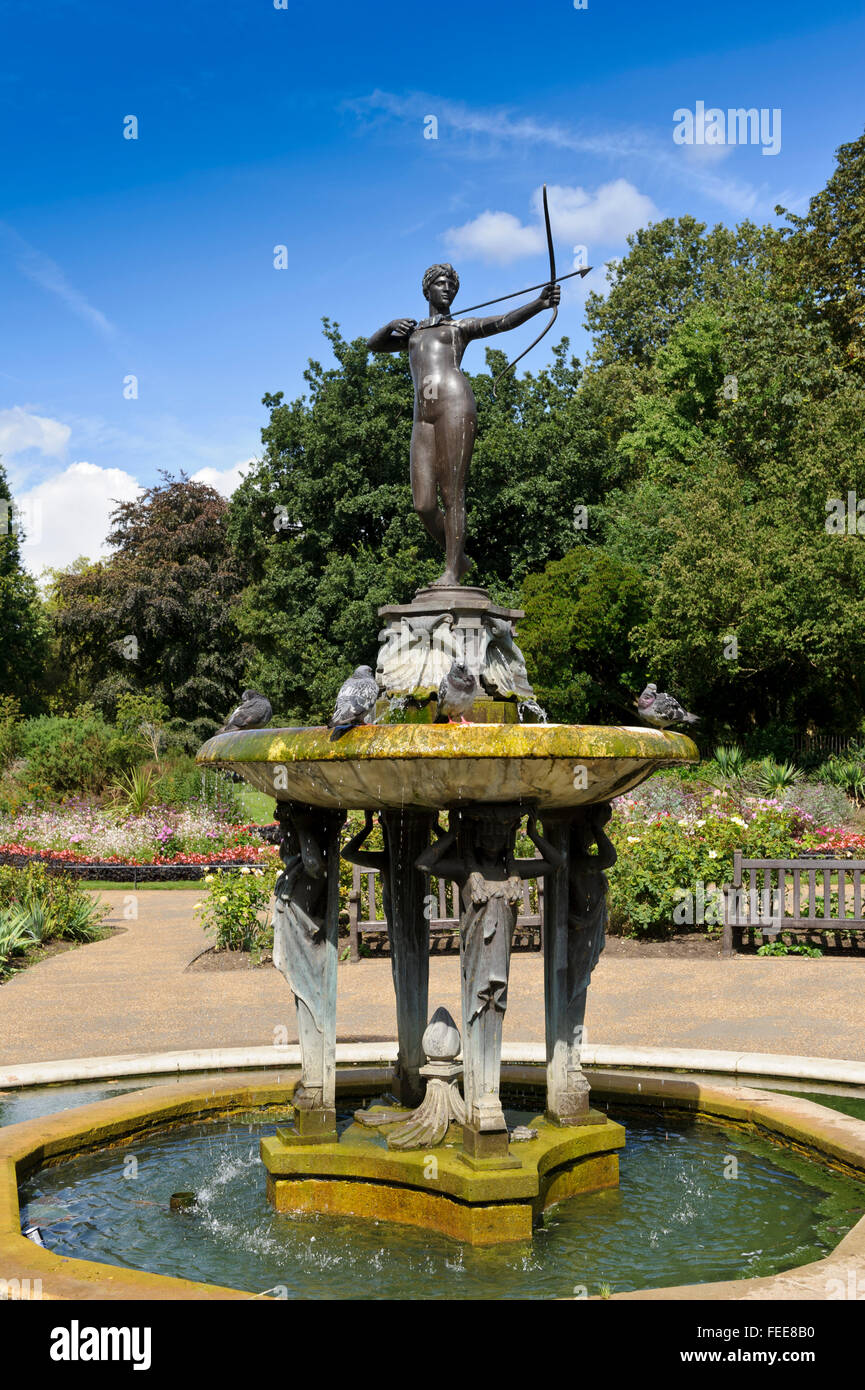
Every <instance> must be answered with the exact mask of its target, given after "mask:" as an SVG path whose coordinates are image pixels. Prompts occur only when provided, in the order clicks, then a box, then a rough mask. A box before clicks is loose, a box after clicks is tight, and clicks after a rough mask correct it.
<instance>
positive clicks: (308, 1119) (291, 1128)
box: [276, 1104, 338, 1146]
mask: <svg viewBox="0 0 865 1390" xmlns="http://www.w3.org/2000/svg"><path fill="white" fill-rule="evenodd" d="M276 1133H277V1135H278V1137H279V1140H280V1142H281V1143H282V1144H286V1145H289V1146H290V1145H294V1144H335V1143H336V1142H337V1139H338V1135H337V1131H336V1111H335V1110H320V1109H312V1108H309V1107H305V1106H303V1105H298V1104H295V1110H294V1121H293V1123H292V1124H290V1125H282V1126H281V1127H280V1128H279V1129H277V1131H276Z"/></svg>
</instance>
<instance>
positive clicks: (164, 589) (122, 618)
mask: <svg viewBox="0 0 865 1390" xmlns="http://www.w3.org/2000/svg"><path fill="white" fill-rule="evenodd" d="M226 512H227V503H226V502H225V500H224V499H223V498H222V497H221V496H220V495H219V493H217V492H215V491H214V489H213V488H211V487H207V486H206V485H205V484H204V483H195V482H190V481H189V479H188V478H186V477H185V476H184V475H183V474H181V475H180V477H179V478H172V477H170V476H169V475H167V474H164V475H163V481H162V482H161V483H160V484H158V485H157V486H155V487H151V488H148V489H147V490H146V491H145V492H143V493H142V494H141V496H140V497H138V498H137V499H136V500H135V501H133V502H123V503H120V504H119V505H118V506H117V507H116V509H115V510H114V512H113V513H112V530H111V532H110V534H109V536H108V540H109V542H110V544H111V545H112V546H113V547H114V553H113V554H112V555H111V556H110V557H109V558H108V559H107V560H105V561H103V562H100V563H99V564H96V565H89V564H85V565H83V566H76V567H73V568H72V569H71V570H69V571H67V572H65V573H61V574H59V575H58V576H57V577H56V579H55V581H54V585H53V590H52V603H53V617H54V624H55V631H56V634H57V639H58V648H59V652H58V655H59V659H60V661H61V662H63V663H66V664H68V666H69V668H70V669H71V670H72V671H73V672H74V673H75V678H76V682H77V684H78V686H79V688H80V687H82V686H83V687H85V688H86V690H87V698H89V699H90V700H91V701H92V702H93V704H94V705H97V706H98V707H99V708H101V709H102V710H103V711H104V712H105V713H106V714H108V715H109V716H110V717H112V718H113V717H114V715H115V712H116V709H117V702H118V697H119V696H120V695H121V694H122V693H123V692H124V691H127V692H133V693H138V694H147V695H149V696H152V697H155V698H157V699H159V700H161V701H163V702H164V704H165V706H166V708H167V710H168V713H169V715H170V717H171V719H172V720H173V721H175V723H176V724H181V723H182V724H184V725H186V726H188V728H189V731H190V739H191V741H195V740H196V739H198V738H200V737H202V736H206V735H207V734H208V733H210V732H212V730H213V728H214V726H215V724H216V723H217V722H218V721H220V720H221V719H222V718H223V717H224V716H225V714H226V712H227V711H228V710H229V709H230V707H231V706H232V704H234V703H235V702H236V699H237V695H238V691H239V688H240V684H241V672H242V668H243V663H244V659H245V653H244V651H243V647H242V643H241V639H240V635H239V633H238V630H237V627H236V625H235V620H234V605H235V602H236V600H237V599H238V597H239V594H240V591H241V588H242V584H243V579H244V573H243V568H242V566H241V564H240V563H239V561H238V559H237V558H236V556H235V555H234V554H233V553H232V550H231V548H230V546H229V543H228V538H227V533H226V525H225V518H226Z"/></svg>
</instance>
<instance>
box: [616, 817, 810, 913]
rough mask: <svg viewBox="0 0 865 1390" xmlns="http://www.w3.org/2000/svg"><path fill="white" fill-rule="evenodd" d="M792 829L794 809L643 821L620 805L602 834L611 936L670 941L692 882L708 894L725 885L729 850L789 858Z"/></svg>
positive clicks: (693, 888)
mask: <svg viewBox="0 0 865 1390" xmlns="http://www.w3.org/2000/svg"><path fill="white" fill-rule="evenodd" d="M621 800H625V798H622V799H621ZM614 805H615V806H616V807H617V808H618V803H614ZM799 829H800V824H799V822H798V821H797V817H796V813H795V812H794V810H793V809H792V808H788V807H780V806H777V805H772V806H758V807H756V808H754V807H751V808H749V809H748V810H747V812H746V814H745V815H738V814H734V815H731V814H729V813H728V812H725V811H724V810H723V809H722V808H720V807H719V806H714V807H712V806H708V807H707V808H706V813H705V815H703V816H697V817H693V816H684V817H680V818H679V819H676V818H674V817H673V816H670V815H662V816H658V817H656V818H654V819H643V818H641V817H640V816H639V814H634V812H633V810H632V809H631V808H629V807H628V805H627V802H626V806H625V814H622V812H621V811H620V812H619V814H618V815H616V816H614V819H613V822H612V829H611V831H610V838H611V839H612V841H613V843H614V845H615V847H616V850H617V851H618V856H619V858H618V862H617V864H616V865H615V867H614V868H613V869H611V870H610V872H609V881H610V926H611V929H612V930H613V931H617V930H618V931H620V932H622V933H623V934H625V935H628V936H638V937H639V936H642V937H647V936H670V935H672V934H673V932H674V931H675V930H676V929H677V927H676V918H675V916H674V914H675V913H676V909H677V908H678V907H679V905H680V904H681V903H682V901H683V899H684V898H685V897H686V896H687V895H688V894H693V895H695V896H696V895H697V893H698V885H699V884H700V883H702V884H703V885H704V889H705V892H706V894H707V895H708V893H709V890H710V888H711V885H716V886H717V887H720V886H721V885H722V884H724V883H728V882H729V881H730V879H731V878H732V874H733V853H734V851H735V850H737V849H740V850H742V851H743V852H744V853H745V854H746V855H748V856H753V857H755V858H763V857H766V858H778V859H784V858H790V857H791V856H792V855H793V854H794V853H795V843H796V842H795V836H796V834H797V833H798V831H799ZM708 925H716V926H717V925H718V923H717V921H715V922H710V923H709V924H708ZM697 929H698V930H699V929H701V928H700V926H699V924H697Z"/></svg>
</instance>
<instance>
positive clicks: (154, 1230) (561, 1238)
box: [21, 1107, 865, 1299]
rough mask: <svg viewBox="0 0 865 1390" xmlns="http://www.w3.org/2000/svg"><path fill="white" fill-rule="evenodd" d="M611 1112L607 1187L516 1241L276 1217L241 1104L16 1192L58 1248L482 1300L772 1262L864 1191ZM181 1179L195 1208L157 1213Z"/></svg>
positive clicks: (823, 1234) (818, 1241) (342, 1290)
mask: <svg viewBox="0 0 865 1390" xmlns="http://www.w3.org/2000/svg"><path fill="white" fill-rule="evenodd" d="M610 1113H611V1115H612V1117H613V1118H614V1119H619V1120H620V1121H621V1122H622V1123H623V1124H624V1125H625V1128H626V1130H627V1136H628V1142H627V1147H626V1149H625V1151H624V1153H623V1154H622V1157H621V1185H620V1187H619V1189H618V1190H617V1191H606V1192H599V1193H596V1194H589V1195H587V1196H582V1197H579V1198H574V1199H572V1200H571V1201H569V1202H566V1203H562V1204H561V1205H560V1206H558V1207H556V1208H555V1209H553V1210H552V1211H550V1212H548V1213H547V1215H546V1217H545V1219H544V1224H543V1225H542V1226H541V1227H540V1228H539V1229H538V1230H537V1231H536V1233H535V1236H534V1239H533V1240H532V1241H531V1242H530V1243H529V1242H526V1243H524V1244H516V1245H505V1246H499V1247H497V1248H493V1249H474V1248H472V1247H470V1246H467V1245H462V1244H460V1243H459V1242H456V1241H452V1240H449V1239H446V1238H444V1237H437V1236H435V1235H433V1234H431V1233H429V1232H427V1231H420V1230H417V1231H415V1230H412V1229H411V1228H409V1227H400V1226H387V1225H385V1224H381V1223H376V1222H371V1221H363V1220H358V1219H345V1218H342V1217H312V1218H311V1217H307V1216H304V1217H293V1216H286V1215H278V1214H277V1213H275V1212H274V1211H273V1210H272V1208H271V1207H270V1206H269V1205H268V1202H267V1200H266V1197H265V1186H264V1176H265V1175H264V1170H263V1168H262V1165H261V1162H260V1160H259V1156H258V1143H259V1139H260V1138H261V1137H262V1136H263V1135H266V1134H272V1133H273V1132H274V1128H275V1126H274V1124H273V1122H272V1117H269V1123H266V1124H265V1123H261V1122H260V1121H259V1120H258V1118H257V1117H255V1116H250V1117H249V1122H248V1123H239V1122H237V1121H232V1122H217V1123H207V1124H200V1125H186V1126H183V1127H182V1128H177V1129H175V1130H174V1131H172V1132H171V1133H170V1134H162V1135H158V1136H153V1137H151V1138H149V1139H145V1140H142V1141H139V1142H137V1143H134V1144H131V1145H129V1146H127V1147H124V1148H117V1149H110V1150H104V1151H103V1152H101V1153H97V1154H92V1155H88V1156H84V1157H81V1158H77V1159H74V1160H72V1161H70V1162H67V1163H63V1164H61V1165H58V1166H57V1167H55V1168H49V1169H44V1170H43V1171H41V1172H39V1173H36V1174H34V1175H32V1177H31V1178H30V1179H29V1180H28V1181H27V1182H26V1183H25V1184H24V1185H23V1187H22V1189H21V1202H22V1213H21V1214H22V1222H23V1223H24V1224H36V1225H38V1226H39V1227H40V1228H41V1231H42V1235H43V1239H44V1242H45V1244H46V1245H47V1246H48V1247H49V1248H50V1249H52V1250H54V1251H56V1252H57V1253H58V1254H62V1255H69V1256H78V1257H81V1258H84V1259H91V1260H100V1261H103V1262H105V1263H107V1264H115V1265H123V1266H126V1267H128V1268H141V1269H149V1270H153V1271H155V1272H157V1273H161V1274H170V1275H177V1276H180V1277H182V1278H187V1279H196V1280H203V1281H206V1282H209V1283H216V1284H222V1285H228V1286H229V1287H232V1288H237V1289H244V1290H248V1291H249V1292H251V1293H258V1294H263V1295H266V1296H270V1297H284V1298H295V1297H306V1298H318V1299H327V1298H339V1299H342V1298H359V1299H371V1298H380V1299H403V1298H423V1299H436V1298H442V1299H448V1298H483V1299H489V1298H550V1297H569V1296H572V1295H573V1294H574V1293H575V1292H576V1293H577V1294H581V1293H583V1292H585V1293H588V1294H596V1293H602V1292H605V1291H606V1289H607V1288H609V1289H610V1290H611V1291H613V1292H620V1291H623V1290H629V1289H639V1288H649V1287H653V1286H661V1285H670V1284H680V1283H698V1282H699V1283H702V1282H708V1281H711V1280H716V1279H735V1278H745V1277H748V1276H755V1275H766V1274H772V1273H775V1272H777V1271H778V1270H781V1269H786V1268H789V1267H791V1266H793V1265H799V1264H804V1263H806V1262H807V1261H809V1260H813V1259H818V1258H820V1257H821V1256H822V1255H825V1254H826V1253H827V1252H828V1251H829V1250H830V1249H831V1248H832V1247H833V1246H834V1245H836V1244H837V1242H838V1241H839V1240H840V1238H841V1236H842V1235H843V1234H844V1233H845V1232H846V1231H847V1230H849V1229H850V1227H851V1226H852V1225H854V1224H855V1222H856V1221H857V1220H858V1219H859V1218H860V1216H861V1215H862V1214H863V1211H865V1189H863V1187H861V1186H860V1185H858V1184H856V1183H853V1182H851V1181H848V1180H847V1179H845V1178H843V1177H842V1176H840V1175H838V1174H834V1173H832V1172H831V1171H830V1170H828V1169H825V1168H823V1167H821V1166H818V1165H816V1164H813V1163H810V1162H809V1161H807V1160H805V1159H802V1158H800V1157H798V1156H797V1155H794V1154H792V1153H791V1152H789V1151H787V1150H785V1149H783V1148H781V1147H778V1146H776V1145H774V1144H770V1143H768V1142H766V1141H763V1140H760V1139H756V1138H752V1137H750V1136H746V1135H742V1134H740V1133H738V1132H737V1131H733V1130H726V1129H721V1128H717V1127H714V1126H710V1125H706V1124H702V1123H697V1122H694V1121H691V1120H687V1119H683V1118H682V1117H677V1118H673V1117H669V1118H666V1117H665V1116H664V1114H663V1112H662V1111H660V1110H659V1111H648V1110H646V1109H643V1108H640V1109H632V1110H618V1109H617V1108H616V1107H611V1111H610ZM349 1115H350V1111H346V1113H345V1115H344V1116H342V1117H341V1118H342V1119H343V1121H344V1122H347V1121H348V1118H349ZM530 1118H531V1117H530V1114H529V1113H528V1112H525V1111H516V1110H512V1111H510V1112H509V1113H508V1119H509V1123H525V1122H527V1121H528V1120H529V1119H530ZM131 1160H134V1162H133V1161H131ZM184 1190H191V1191H193V1192H195V1193H196V1196H197V1200H196V1203H195V1206H194V1207H193V1209H192V1210H191V1211H190V1212H181V1213H174V1212H171V1211H170V1210H169V1198H170V1196H171V1194H172V1193H173V1192H178V1191H184Z"/></svg>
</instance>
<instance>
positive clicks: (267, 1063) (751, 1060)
mask: <svg viewBox="0 0 865 1390" xmlns="http://www.w3.org/2000/svg"><path fill="white" fill-rule="evenodd" d="M396 1055H397V1045H396V1042H380V1043H374V1042H363V1043H337V1046H336V1060H337V1062H338V1063H340V1064H341V1065H343V1066H354V1065H359V1066H384V1065H387V1064H388V1063H392V1062H395V1061H396ZM580 1055H581V1060H582V1063H583V1065H584V1066H588V1067H627V1068H632V1067H651V1068H653V1069H661V1068H663V1069H665V1070H671V1071H688V1072H713V1073H721V1074H728V1075H730V1076H732V1077H741V1076H747V1077H760V1076H763V1077H766V1078H775V1079H787V1080H793V1081H830V1082H833V1081H834V1082H837V1083H840V1084H844V1085H848V1086H865V1062H851V1061H845V1060H843V1059H841V1058H838V1059H835V1058H829V1057H796V1056H786V1055H784V1054H783V1053H773V1052H720V1051H715V1050H712V1049H701V1048H686V1047H622V1046H608V1047H606V1046H603V1045H601V1044H597V1043H596V1044H595V1045H594V1046H590V1045H589V1044H586V1045H585V1046H584V1047H583V1048H582V1049H581V1054H580ZM502 1061H503V1062H506V1063H509V1064H512V1065H517V1066H519V1065H525V1066H545V1065H546V1050H545V1047H544V1044H543V1043H531V1042H525V1043H505V1044H504V1045H503V1047H502ZM299 1065H300V1048H299V1047H298V1046H297V1044H289V1045H287V1046H285V1047H214V1048H194V1049H192V1050H190V1051H182V1052H152V1053H151V1052H130V1053H119V1054H117V1055H115V1056H108V1057H72V1058H69V1059H68V1060H64V1061H59V1062H25V1063H22V1064H21V1065H20V1066H7V1067H4V1068H0V1090H3V1089H8V1090H11V1089H15V1088H23V1087H26V1086H49V1085H57V1084H58V1083H60V1082H67V1083H68V1082H74V1081H98V1080H102V1079H108V1078H110V1079H112V1080H114V1079H116V1078H117V1077H120V1076H133V1077H134V1076H160V1075H167V1074H172V1075H187V1074H190V1073H194V1072H197V1071H228V1070H231V1071H235V1070H244V1069H246V1068H253V1067H254V1068H262V1067H264V1068H268V1069H269V1068H274V1067H276V1068H279V1067H286V1066H290V1067H293V1066H299Z"/></svg>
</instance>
